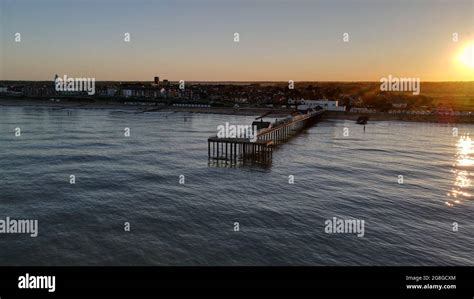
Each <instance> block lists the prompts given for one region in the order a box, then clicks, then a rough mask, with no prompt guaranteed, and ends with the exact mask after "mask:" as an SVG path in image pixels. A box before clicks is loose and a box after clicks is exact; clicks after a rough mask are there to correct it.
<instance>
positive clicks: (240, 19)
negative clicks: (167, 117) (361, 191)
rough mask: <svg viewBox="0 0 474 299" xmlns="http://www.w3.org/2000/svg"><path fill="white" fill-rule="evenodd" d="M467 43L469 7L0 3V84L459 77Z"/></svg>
mask: <svg viewBox="0 0 474 299" xmlns="http://www.w3.org/2000/svg"><path fill="white" fill-rule="evenodd" d="M17 32H19V33H21V39H22V40H21V42H20V43H16V42H15V41H14V38H15V33H17ZM125 32H129V33H130V34H131V42H130V43H126V42H124V41H123V38H124V33H125ZM234 32H238V33H239V34H240V42H239V43H235V42H234V41H233V37H234ZM345 32H347V33H349V42H348V43H345V42H343V33H345ZM453 33H457V34H458V37H459V41H458V42H454V41H453ZM473 39H474V0H446V1H436V0H411V1H408V0H406V1H405V0H398V1H389V0H382V1H381V0H378V1H376V0H361V1H357V0H331V1H329V0H328V1H316V0H314V1H298V0H296V1H290V0H287V1H270V0H254V1H243V0H240V1H231V0H215V1H206V0H202V1H197V0H195V1H193V0H174V1H173V0H170V1H158V0H150V1H144V0H138V1H132V0H127V1H107V0H102V1H100V0H96V1H90V0H70V1H65V0H61V1H53V0H34V1H33V0H31V1H23V0H0V40H1V44H0V79H1V80H52V79H53V77H54V74H60V75H63V74H67V75H68V76H71V77H94V78H96V80H147V81H151V80H152V79H153V76H160V78H162V79H163V78H167V79H170V80H188V81H190V80H192V81H288V80H295V81H378V80H379V79H380V78H381V77H386V76H388V75H390V74H391V75H393V76H399V77H419V78H420V79H421V81H465V80H474V63H472V59H473V58H472V52H471V54H466V53H468V52H466V51H465V50H464V49H466V48H467V47H468V46H469V45H472V44H473ZM472 49H474V47H472ZM469 55H471V56H469ZM461 56H463V57H464V60H463V59H460V57H461ZM466 57H467V59H468V60H469V59H470V61H471V66H469V61H468V62H466Z"/></svg>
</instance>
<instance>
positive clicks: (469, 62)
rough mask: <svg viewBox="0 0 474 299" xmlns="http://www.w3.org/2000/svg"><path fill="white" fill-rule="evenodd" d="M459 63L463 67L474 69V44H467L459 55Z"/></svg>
mask: <svg viewBox="0 0 474 299" xmlns="http://www.w3.org/2000/svg"><path fill="white" fill-rule="evenodd" d="M459 61H460V62H461V63H462V65H463V66H467V67H469V68H474V42H471V43H470V44H468V45H467V46H466V47H465V48H464V49H463V50H462V51H461V54H460V55H459Z"/></svg>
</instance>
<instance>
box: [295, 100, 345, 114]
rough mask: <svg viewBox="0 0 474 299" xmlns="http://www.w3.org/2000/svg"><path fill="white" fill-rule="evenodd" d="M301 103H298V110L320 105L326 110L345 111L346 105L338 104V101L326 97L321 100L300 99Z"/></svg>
mask: <svg viewBox="0 0 474 299" xmlns="http://www.w3.org/2000/svg"><path fill="white" fill-rule="evenodd" d="M300 103H301V105H298V110H306V109H311V108H316V107H318V106H319V107H321V108H323V109H324V110H328V111H346V106H339V103H338V101H332V100H327V99H322V100H301V101H300Z"/></svg>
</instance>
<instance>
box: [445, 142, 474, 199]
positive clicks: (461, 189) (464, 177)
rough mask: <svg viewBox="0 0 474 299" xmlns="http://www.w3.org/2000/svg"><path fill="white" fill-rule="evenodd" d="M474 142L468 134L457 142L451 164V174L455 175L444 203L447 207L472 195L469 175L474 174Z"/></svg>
mask: <svg viewBox="0 0 474 299" xmlns="http://www.w3.org/2000/svg"><path fill="white" fill-rule="evenodd" d="M473 145H474V142H473V141H472V140H471V138H470V137H469V135H464V136H461V137H460V138H459V140H458V142H457V151H456V162H455V163H454V165H453V170H452V172H453V174H454V176H455V179H454V184H453V187H452V189H451V192H449V193H448V194H447V195H448V197H449V200H448V201H446V205H447V206H449V207H452V206H454V205H455V204H459V203H461V201H462V199H469V198H470V197H471V196H472V195H471V193H470V189H471V186H472V185H471V176H472V175H474V172H472V170H473V166H474V155H473V154H474V146H473Z"/></svg>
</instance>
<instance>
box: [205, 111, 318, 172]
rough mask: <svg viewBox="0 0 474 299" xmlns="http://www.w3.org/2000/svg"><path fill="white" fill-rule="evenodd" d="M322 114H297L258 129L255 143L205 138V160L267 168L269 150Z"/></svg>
mask: <svg viewBox="0 0 474 299" xmlns="http://www.w3.org/2000/svg"><path fill="white" fill-rule="evenodd" d="M323 113H324V111H315V112H312V113H308V114H301V115H298V116H295V117H293V118H290V119H284V120H282V121H279V122H276V123H274V124H272V126H271V127H270V128H264V129H260V130H258V132H257V138H256V140H250V138H219V137H217V136H211V137H209V138H208V141H207V142H208V157H209V160H210V161H212V162H215V163H217V164H219V163H221V162H222V164H230V165H236V164H238V163H242V164H247V163H252V164H254V163H256V164H265V165H268V164H271V162H272V156H273V148H274V146H276V145H278V144H282V143H284V142H286V141H287V140H288V139H289V138H291V137H292V136H294V135H296V134H297V133H299V132H300V131H301V130H303V129H304V128H306V127H309V126H311V125H312V124H314V123H315V122H316V121H318V120H319V119H320V117H321V115H322V114H323Z"/></svg>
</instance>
